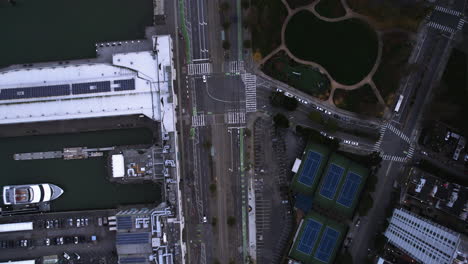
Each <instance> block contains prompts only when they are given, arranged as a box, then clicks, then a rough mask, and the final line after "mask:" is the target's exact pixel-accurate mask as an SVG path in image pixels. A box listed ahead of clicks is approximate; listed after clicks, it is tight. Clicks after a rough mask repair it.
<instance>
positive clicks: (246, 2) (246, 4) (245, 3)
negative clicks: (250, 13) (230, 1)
mask: <svg viewBox="0 0 468 264" xmlns="http://www.w3.org/2000/svg"><path fill="white" fill-rule="evenodd" d="M241 6H242V8H243V9H247V8H249V7H250V2H249V0H242V1H241Z"/></svg>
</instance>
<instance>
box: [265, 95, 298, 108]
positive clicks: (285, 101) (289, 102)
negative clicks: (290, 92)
mask: <svg viewBox="0 0 468 264" xmlns="http://www.w3.org/2000/svg"><path fill="white" fill-rule="evenodd" d="M270 103H271V105H272V106H274V107H282V108H284V109H286V110H288V111H294V110H296V108H297V107H298V105H299V103H298V102H297V100H296V99H295V98H292V97H287V96H286V95H284V94H283V93H280V92H272V94H271V95H270Z"/></svg>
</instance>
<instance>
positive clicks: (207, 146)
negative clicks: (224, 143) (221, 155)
mask: <svg viewBox="0 0 468 264" xmlns="http://www.w3.org/2000/svg"><path fill="white" fill-rule="evenodd" d="M203 147H204V148H205V149H211V142H210V141H209V140H207V141H205V142H203Z"/></svg>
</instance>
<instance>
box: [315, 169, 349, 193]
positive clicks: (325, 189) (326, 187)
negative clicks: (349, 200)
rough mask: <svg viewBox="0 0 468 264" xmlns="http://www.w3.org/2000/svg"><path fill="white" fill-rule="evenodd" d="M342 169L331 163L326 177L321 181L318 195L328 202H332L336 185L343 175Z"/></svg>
mask: <svg viewBox="0 0 468 264" xmlns="http://www.w3.org/2000/svg"><path fill="white" fill-rule="evenodd" d="M343 172H344V168H342V167H340V166H338V165H336V164H334V163H332V164H330V167H328V171H327V175H325V179H324V181H323V184H322V187H321V188H320V194H321V195H322V196H324V197H326V198H328V199H330V200H333V198H334V197H335V193H336V188H338V183H339V182H340V180H341V177H342V175H343Z"/></svg>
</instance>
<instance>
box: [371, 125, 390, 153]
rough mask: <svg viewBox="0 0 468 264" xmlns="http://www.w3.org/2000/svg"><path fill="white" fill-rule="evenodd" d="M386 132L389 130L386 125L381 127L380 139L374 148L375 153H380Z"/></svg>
mask: <svg viewBox="0 0 468 264" xmlns="http://www.w3.org/2000/svg"><path fill="white" fill-rule="evenodd" d="M386 130H387V125H386V124H384V125H383V126H381V127H380V137H379V140H378V141H377V142H376V143H375V145H374V148H373V150H374V151H380V145H381V144H382V140H383V137H384V135H385V131H386Z"/></svg>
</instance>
